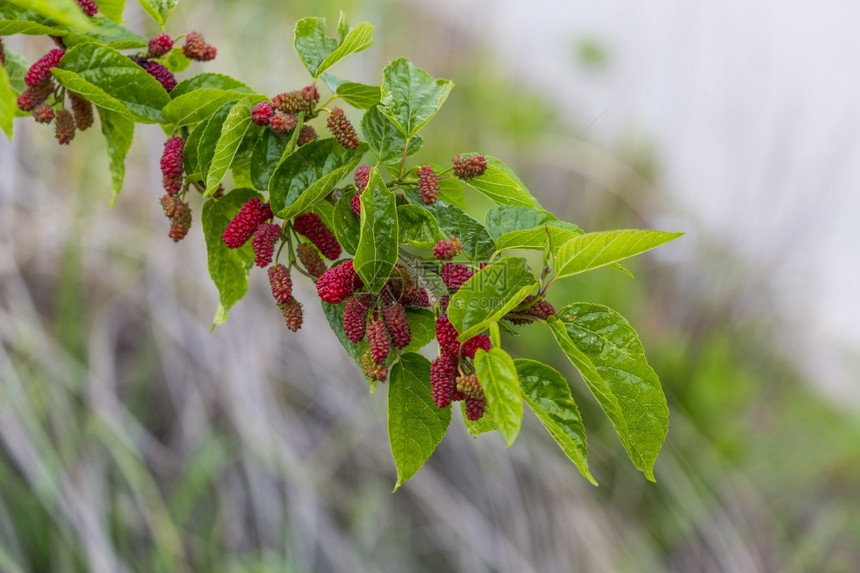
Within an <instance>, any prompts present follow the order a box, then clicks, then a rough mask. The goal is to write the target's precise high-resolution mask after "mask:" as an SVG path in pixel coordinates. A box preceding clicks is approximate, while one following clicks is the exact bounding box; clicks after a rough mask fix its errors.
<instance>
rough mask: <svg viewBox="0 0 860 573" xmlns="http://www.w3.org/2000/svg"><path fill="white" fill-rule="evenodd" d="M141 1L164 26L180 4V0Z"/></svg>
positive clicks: (154, 18) (149, 12) (160, 24)
mask: <svg viewBox="0 0 860 573" xmlns="http://www.w3.org/2000/svg"><path fill="white" fill-rule="evenodd" d="M139 2H140V5H141V6H142V7H143V9H144V10H145V11H146V13H147V14H149V15H150V16H151V17H152V19H153V20H155V21H156V22H157V23H158V25H159V26H161V27H162V28H164V24H165V22H167V18H169V17H170V15H171V14H172V13H173V11H174V10H175V9H176V5H177V4H179V0H139Z"/></svg>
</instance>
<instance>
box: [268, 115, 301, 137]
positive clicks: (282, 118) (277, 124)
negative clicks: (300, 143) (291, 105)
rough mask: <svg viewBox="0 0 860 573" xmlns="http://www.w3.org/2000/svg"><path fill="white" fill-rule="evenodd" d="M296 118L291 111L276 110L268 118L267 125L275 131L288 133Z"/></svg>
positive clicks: (293, 126) (294, 125) (295, 122)
mask: <svg viewBox="0 0 860 573" xmlns="http://www.w3.org/2000/svg"><path fill="white" fill-rule="evenodd" d="M297 123H298V119H297V118H296V116H294V115H293V114H291V113H281V112H279V111H276V112H275V113H273V114H272V117H270V118H269V127H271V128H272V131H274V132H275V133H289V132H291V131H292V130H294V129H295V128H296V124H297Z"/></svg>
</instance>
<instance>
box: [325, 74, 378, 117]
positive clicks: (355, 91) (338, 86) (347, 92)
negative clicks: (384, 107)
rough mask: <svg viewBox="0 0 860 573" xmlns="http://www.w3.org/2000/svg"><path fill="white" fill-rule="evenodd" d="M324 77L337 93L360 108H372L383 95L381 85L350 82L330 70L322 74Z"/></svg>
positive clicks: (350, 103) (331, 88)
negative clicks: (334, 74) (332, 73)
mask: <svg viewBox="0 0 860 573" xmlns="http://www.w3.org/2000/svg"><path fill="white" fill-rule="evenodd" d="M322 79H323V80H324V81H325V83H326V85H327V86H328V87H329V89H330V90H331V91H332V92H333V93H334V94H335V95H337V96H338V97H339V98H341V99H342V100H343V101H345V102H346V103H348V104H349V105H351V106H353V107H357V108H358V109H370V108H372V107H373V106H375V105H376V104H378V103H379V100H380V98H381V97H382V90H381V89H380V87H379V86H369V85H367V84H360V83H358V82H349V81H346V80H343V79H341V78H339V77H337V76H333V75H331V74H329V73H328V72H326V73H324V74H322Z"/></svg>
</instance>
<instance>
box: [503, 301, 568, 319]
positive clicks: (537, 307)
mask: <svg viewBox="0 0 860 573" xmlns="http://www.w3.org/2000/svg"><path fill="white" fill-rule="evenodd" d="M534 298H535V297H534V296H528V297H526V299H525V300H524V301H523V302H522V304H523V305H526V308H525V309H523V310H515V311H514V314H517V315H519V316H516V317H513V318H508V320H510V321H511V322H512V323H514V324H517V325H522V324H531V323H532V322H534V319H539V320H546V319H548V318H549V317H551V316H554V315H555V313H556V310H555V307H554V306H553V305H551V304H550V303H548V302H547V301H545V300H539V301H538V302H536V303H534V304H531V305H529V303H531V302H532V301H533V300H534ZM530 317H534V318H530Z"/></svg>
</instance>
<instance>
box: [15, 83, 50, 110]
mask: <svg viewBox="0 0 860 573" xmlns="http://www.w3.org/2000/svg"><path fill="white" fill-rule="evenodd" d="M54 88H55V84H54V80H53V78H48V79H47V80H45V81H44V82H42V83H41V84H39V85H37V86H34V87H31V88H27V89H25V90H24V91H23V92H21V95H20V96H18V109H20V110H21V111H33V110H34V109H35V108H36V106H37V105H39V104H40V103H42V102H44V101H45V100H46V99H48V98H49V97H50V96H51V94H52V93H54Z"/></svg>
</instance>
